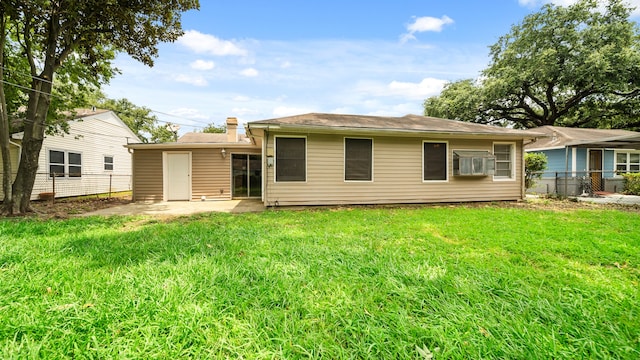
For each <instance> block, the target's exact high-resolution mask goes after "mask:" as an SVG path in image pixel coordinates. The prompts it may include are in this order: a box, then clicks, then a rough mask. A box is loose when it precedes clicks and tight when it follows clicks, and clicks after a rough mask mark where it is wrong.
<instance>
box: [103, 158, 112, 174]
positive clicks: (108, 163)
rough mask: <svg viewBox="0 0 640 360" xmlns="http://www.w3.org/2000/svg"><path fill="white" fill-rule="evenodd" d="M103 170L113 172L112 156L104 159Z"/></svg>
mask: <svg viewBox="0 0 640 360" xmlns="http://www.w3.org/2000/svg"><path fill="white" fill-rule="evenodd" d="M104 169H105V170H106V171H113V156H105V157H104Z"/></svg>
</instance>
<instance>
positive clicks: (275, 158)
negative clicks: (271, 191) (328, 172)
mask: <svg viewBox="0 0 640 360" xmlns="http://www.w3.org/2000/svg"><path fill="white" fill-rule="evenodd" d="M278 138H290V139H291V138H292V139H304V181H283V180H280V181H277V180H276V178H277V177H276V174H277V173H278V171H277V169H278V156H277V154H278V151H277V149H276V146H277V145H278V140H277V139H278ZM308 146H309V140H308V139H307V136H306V135H274V136H273V182H274V183H285V184H291V183H300V184H304V183H306V182H307V181H308V180H309V169H308V167H309V165H308V164H309V155H308V152H307V147H308Z"/></svg>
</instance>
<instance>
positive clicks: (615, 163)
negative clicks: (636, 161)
mask: <svg viewBox="0 0 640 360" xmlns="http://www.w3.org/2000/svg"><path fill="white" fill-rule="evenodd" d="M618 153H624V154H627V161H626V162H625V163H624V164H625V166H626V167H627V172H628V171H629V165H630V164H631V163H630V162H629V159H630V156H629V154H640V150H636V149H625V150H619V149H617V150H614V151H613V173H614V176H615V177H618V178H622V175H621V174H619V173H618V164H621V163H619V162H618ZM603 161H604V160H603Z"/></svg>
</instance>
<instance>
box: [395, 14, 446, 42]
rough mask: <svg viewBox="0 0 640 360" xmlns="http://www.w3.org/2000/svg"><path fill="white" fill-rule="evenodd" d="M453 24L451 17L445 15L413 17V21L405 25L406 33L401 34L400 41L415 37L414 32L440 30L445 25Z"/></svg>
mask: <svg viewBox="0 0 640 360" xmlns="http://www.w3.org/2000/svg"><path fill="white" fill-rule="evenodd" d="M449 24H453V19H452V18H450V17H448V16H447V15H444V16H442V17H441V18H435V17H431V16H423V17H419V18H415V21H414V22H413V23H411V24H409V25H407V31H408V32H407V33H406V34H404V35H403V36H402V41H403V42H404V41H408V40H411V39H415V38H416V37H415V33H420V32H427V31H433V32H440V31H442V28H443V27H444V26H445V25H449Z"/></svg>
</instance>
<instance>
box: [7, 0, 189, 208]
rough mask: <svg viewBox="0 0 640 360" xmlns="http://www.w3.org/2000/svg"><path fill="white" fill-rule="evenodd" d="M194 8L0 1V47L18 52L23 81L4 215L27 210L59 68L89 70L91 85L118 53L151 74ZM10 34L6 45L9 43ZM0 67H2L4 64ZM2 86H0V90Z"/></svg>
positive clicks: (178, 1)
mask: <svg viewBox="0 0 640 360" xmlns="http://www.w3.org/2000/svg"><path fill="white" fill-rule="evenodd" d="M198 7H199V2H198V0H145V1H129V0H3V1H2V3H1V5H0V18H2V22H1V23H0V25H2V26H0V30H2V33H0V36H1V37H2V39H3V40H2V41H3V42H5V41H12V42H13V43H12V44H14V45H17V46H18V47H19V48H20V51H21V53H22V55H23V56H24V57H25V59H26V60H27V61H28V63H29V72H30V75H31V80H30V81H31V84H30V91H29V93H28V101H27V104H26V107H25V108H26V111H25V121H24V129H23V130H24V137H23V140H22V154H21V159H20V165H19V167H18V171H17V175H16V179H15V180H14V182H13V186H12V188H11V191H10V192H9V195H7V192H6V190H7V186H6V185H5V186H4V189H5V199H4V211H6V212H14V211H18V212H21V213H23V212H26V211H28V210H29V200H30V197H31V192H32V189H33V185H34V181H35V176H36V171H37V168H38V156H39V154H40V150H41V148H42V140H43V138H44V134H45V129H46V127H47V123H46V120H47V116H48V112H49V107H50V104H51V101H52V97H51V94H52V89H53V87H54V84H55V83H56V74H57V73H58V72H59V71H60V69H61V68H62V67H63V66H64V65H65V63H67V62H69V61H77V62H79V63H81V64H83V65H84V66H86V69H88V70H89V72H88V73H87V74H86V75H87V76H95V77H98V76H100V74H105V73H108V71H109V68H110V67H111V60H112V55H113V54H112V53H111V50H113V51H119V52H126V53H127V54H129V55H130V56H131V57H132V58H134V59H136V60H138V61H140V62H142V63H144V64H147V65H149V66H152V65H153V59H154V58H155V57H156V56H157V54H158V50H157V45H158V43H160V42H170V41H174V40H176V39H177V38H178V37H179V36H181V35H182V33H183V31H182V28H181V23H180V19H181V14H182V12H184V11H187V10H191V9H197V8H198ZM10 28H11V29H10ZM10 33H11V34H13V35H14V36H15V38H14V39H11V38H9V34H10ZM0 54H1V53H0ZM0 60H1V61H0V63H2V64H4V57H1V58H0ZM1 79H2V78H0V80H1ZM5 84H6V82H0V86H1V87H4V85H5ZM0 96H2V91H1V90H0ZM0 103H1V105H0V110H2V123H3V125H2V126H0V136H1V137H2V138H3V139H2V140H1V141H0V147H1V148H2V152H3V162H4V159H5V151H7V153H8V146H7V147H6V149H5V140H6V141H7V142H8V136H9V134H8V130H7V129H5V128H6V126H5V124H6V122H7V121H8V120H7V116H6V115H7V111H6V101H5V100H4V98H3V99H0ZM5 130H7V131H5ZM7 157H8V155H7ZM11 194H12V195H11Z"/></svg>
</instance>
